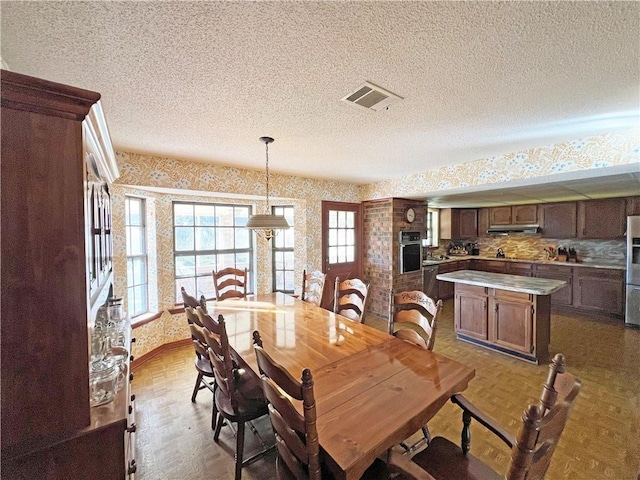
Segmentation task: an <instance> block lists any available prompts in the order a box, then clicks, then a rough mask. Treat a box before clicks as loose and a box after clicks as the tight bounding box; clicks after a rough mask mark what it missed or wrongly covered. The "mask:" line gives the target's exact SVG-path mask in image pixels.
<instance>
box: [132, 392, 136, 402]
mask: <svg viewBox="0 0 640 480" xmlns="http://www.w3.org/2000/svg"><path fill="white" fill-rule="evenodd" d="M135 399H136V394H135V393H134V394H133V395H131V401H132V402H133V401H134V400H135Z"/></svg>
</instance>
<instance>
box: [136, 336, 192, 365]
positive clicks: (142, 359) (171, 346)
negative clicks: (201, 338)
mask: <svg viewBox="0 0 640 480" xmlns="http://www.w3.org/2000/svg"><path fill="white" fill-rule="evenodd" d="M191 342H192V340H191V339H190V338H183V339H182V340H176V341H175V342H171V343H165V344H163V345H160V346H159V347H157V348H154V349H153V350H151V351H150V352H147V353H145V354H144V355H142V356H141V357H140V358H136V359H134V360H133V363H132V364H131V370H135V369H136V368H138V367H139V366H140V365H144V364H145V363H147V362H148V361H149V360H151V359H152V358H154V357H157V356H158V355H160V354H161V353H163V352H166V351H167V350H172V349H174V348H180V347H185V346H187V345H191Z"/></svg>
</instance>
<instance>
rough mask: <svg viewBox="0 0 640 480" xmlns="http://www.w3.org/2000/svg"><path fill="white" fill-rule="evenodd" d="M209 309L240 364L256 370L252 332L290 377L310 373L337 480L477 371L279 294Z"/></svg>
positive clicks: (409, 430)
mask: <svg viewBox="0 0 640 480" xmlns="http://www.w3.org/2000/svg"><path fill="white" fill-rule="evenodd" d="M209 312H210V314H212V315H214V316H216V317H217V316H218V315H219V314H221V315H222V316H223V317H224V319H225V322H226V327H227V334H228V336H229V343H230V345H231V347H232V348H233V349H234V355H236V356H237V359H238V361H239V362H240V363H241V364H242V365H243V366H245V367H247V368H251V369H252V370H253V371H254V372H256V373H257V372H258V367H257V361H256V356H255V352H254V351H253V338H252V333H253V331H254V330H257V331H259V332H260V336H261V338H262V341H263V345H264V349H265V350H266V351H267V352H268V353H269V355H271V357H272V358H273V359H274V360H275V361H276V362H278V363H280V364H281V365H282V366H283V367H284V368H286V369H287V370H288V371H289V373H290V374H291V375H292V376H293V377H294V378H300V376H301V374H302V370H303V369H304V368H309V369H310V370H311V372H312V374H313V379H314V392H315V398H316V409H317V423H316V425H317V429H318V437H319V440H320V447H321V451H322V456H323V460H324V462H325V463H326V465H327V466H328V467H329V469H330V470H331V472H332V473H333V475H334V476H335V478H337V479H356V478H360V477H361V476H362V474H363V473H364V471H365V470H366V469H367V467H368V466H369V465H371V463H373V461H374V460H375V458H376V457H378V456H380V455H383V454H384V453H385V452H386V451H387V450H388V449H389V448H391V447H392V446H394V445H397V444H399V443H400V442H402V441H403V440H405V439H406V438H408V437H409V436H411V435H412V434H413V433H415V432H417V431H418V430H420V428H421V427H422V426H423V425H426V423H427V422H428V421H429V420H430V419H431V418H432V417H433V416H434V415H435V414H436V413H437V412H438V410H440V408H442V406H443V405H444V404H445V403H446V402H447V400H448V399H449V398H450V397H451V395H453V394H454V393H457V392H461V391H463V390H465V389H466V388H467V386H468V383H469V381H470V380H471V379H472V378H473V377H474V375H475V370H474V369H473V368H471V367H468V366H466V365H464V364H462V363H460V362H457V361H455V360H451V359H449V358H447V357H444V356H442V355H438V354H436V353H433V352H429V351H427V350H424V349H422V348H420V347H417V346H415V345H412V344H410V343H407V342H405V341H402V340H399V339H397V338H395V337H394V336H392V335H389V334H388V333H386V332H382V331H380V330H377V329H375V328H373V327H369V326H368V325H364V324H361V323H355V322H353V321H351V320H349V319H347V318H346V317H342V316H340V315H338V314H335V313H333V312H330V311H328V310H325V309H323V308H320V307H317V306H315V305H313V304H311V303H308V302H303V301H301V300H298V299H297V298H294V297H292V296H290V295H285V294H282V293H272V294H262V295H256V296H253V297H249V298H248V299H246V300H226V301H222V302H212V303H210V305H209ZM297 407H299V409H300V412H302V410H301V405H299V406H297Z"/></svg>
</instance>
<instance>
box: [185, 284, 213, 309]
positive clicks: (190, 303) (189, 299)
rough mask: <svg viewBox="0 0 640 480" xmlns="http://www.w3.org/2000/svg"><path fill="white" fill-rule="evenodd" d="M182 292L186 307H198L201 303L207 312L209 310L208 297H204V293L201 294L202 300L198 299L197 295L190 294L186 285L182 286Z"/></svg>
mask: <svg viewBox="0 0 640 480" xmlns="http://www.w3.org/2000/svg"><path fill="white" fill-rule="evenodd" d="M180 292H181V293H182V303H184V306H185V307H191V308H196V307H197V306H198V305H199V306H201V307H202V308H203V309H204V311H205V312H206V311H207V299H206V298H204V295H200V300H196V297H194V296H192V295H189V294H188V293H187V291H186V290H185V288H184V287H180Z"/></svg>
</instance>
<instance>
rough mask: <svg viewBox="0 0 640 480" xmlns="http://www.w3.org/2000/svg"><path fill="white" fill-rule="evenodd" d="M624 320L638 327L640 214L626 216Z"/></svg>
mask: <svg viewBox="0 0 640 480" xmlns="http://www.w3.org/2000/svg"><path fill="white" fill-rule="evenodd" d="M624 321H625V323H626V324H627V325H632V326H637V327H640V216H634V217H627V302H626V309H625V317H624Z"/></svg>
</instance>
